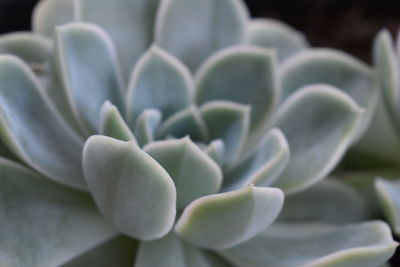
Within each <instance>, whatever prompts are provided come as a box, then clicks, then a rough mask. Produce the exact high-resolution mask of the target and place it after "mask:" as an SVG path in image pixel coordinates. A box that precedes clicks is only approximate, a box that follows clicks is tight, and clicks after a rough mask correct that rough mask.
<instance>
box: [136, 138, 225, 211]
mask: <svg viewBox="0 0 400 267" xmlns="http://www.w3.org/2000/svg"><path fill="white" fill-rule="evenodd" d="M144 151H146V152H147V153H148V154H149V155H150V156H152V157H153V158H154V159H155V160H157V162H158V163H160V165H161V166H162V167H163V168H164V169H165V170H166V171H167V172H168V174H169V175H170V176H171V178H172V179H173V180H174V183H175V187H176V191H177V201H176V202H177V203H176V204H177V207H178V209H183V208H185V207H186V206H187V205H188V204H189V203H190V202H192V201H193V200H195V199H197V198H199V197H202V196H205V195H210V194H214V193H216V192H218V190H219V189H220V187H221V184H222V172H221V169H220V168H219V166H218V165H217V164H216V163H215V162H214V161H213V160H212V159H211V158H210V157H209V156H208V155H207V154H206V153H204V152H203V151H201V149H200V148H199V147H198V146H197V145H196V144H195V143H193V142H192V141H191V140H190V138H188V137H186V138H183V139H179V140H167V141H159V142H153V143H150V144H149V145H147V146H145V147H144Z"/></svg>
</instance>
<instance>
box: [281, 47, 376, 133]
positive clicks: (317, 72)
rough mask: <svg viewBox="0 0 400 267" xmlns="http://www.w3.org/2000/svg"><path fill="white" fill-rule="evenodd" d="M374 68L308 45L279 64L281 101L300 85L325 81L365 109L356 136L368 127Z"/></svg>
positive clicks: (374, 83)
mask: <svg viewBox="0 0 400 267" xmlns="http://www.w3.org/2000/svg"><path fill="white" fill-rule="evenodd" d="M374 78H375V77H374V72H373V71H372V70H371V68H370V67H369V66H367V65H366V64H364V63H363V62H361V61H359V60H358V59H356V58H354V57H352V56H350V55H347V54H345V53H342V52H339V51H336V50H331V49H312V50H307V51H304V52H301V53H298V54H296V55H294V56H293V57H291V58H290V59H289V60H287V61H285V63H284V64H282V66H281V68H280V80H281V82H282V98H281V101H283V100H285V99H286V98H288V97H289V96H290V95H291V94H292V93H294V92H295V91H297V90H299V89H300V88H301V87H303V86H306V85H309V84H320V83H325V84H329V85H331V86H334V87H337V88H340V90H342V91H344V92H346V93H347V94H349V95H350V96H351V97H352V98H353V99H354V101H355V102H356V103H357V104H358V105H359V106H360V107H361V108H363V109H365V114H364V115H363V117H364V119H363V122H362V124H361V125H360V129H359V131H358V132H359V133H358V135H356V136H355V139H358V138H359V137H360V136H361V135H362V133H363V132H364V131H365V130H366V127H368V125H369V122H370V120H371V119H372V115H373V113H374V110H375V106H376V103H377V100H378V90H377V88H376V82H375V79H374Z"/></svg>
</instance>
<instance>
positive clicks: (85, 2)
mask: <svg viewBox="0 0 400 267" xmlns="http://www.w3.org/2000/svg"><path fill="white" fill-rule="evenodd" d="M159 2H160V0H139V1H131V0H112V1H110V0H77V3H76V5H77V6H76V16H77V18H78V20H81V21H86V22H91V23H95V24H98V25H100V26H101V27H102V28H104V29H105V30H106V31H107V33H108V34H109V35H110V36H111V38H112V40H113V42H114V44H115V47H116V48H117V51H118V56H119V59H120V61H121V63H122V67H123V72H124V74H125V75H124V76H125V79H128V78H129V76H130V74H131V72H132V68H133V66H134V64H135V63H136V61H137V60H138V59H139V57H140V56H141V55H142V54H143V53H144V52H145V51H146V50H147V49H148V47H149V46H150V43H151V42H152V40H153V28H154V21H155V16H156V11H157V8H158V5H159Z"/></svg>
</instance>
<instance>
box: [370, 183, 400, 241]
mask: <svg viewBox="0 0 400 267" xmlns="http://www.w3.org/2000/svg"><path fill="white" fill-rule="evenodd" d="M375 190H376V192H377V194H378V199H379V202H380V204H381V206H382V209H383V212H384V214H385V216H386V218H387V220H388V221H389V222H390V224H391V226H392V228H393V231H394V232H395V233H396V234H400V180H395V181H390V180H385V179H377V180H376V181H375Z"/></svg>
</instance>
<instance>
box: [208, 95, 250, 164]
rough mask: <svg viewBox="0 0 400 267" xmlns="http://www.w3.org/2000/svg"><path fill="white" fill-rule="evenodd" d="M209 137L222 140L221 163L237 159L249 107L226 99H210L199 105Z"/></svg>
mask: <svg viewBox="0 0 400 267" xmlns="http://www.w3.org/2000/svg"><path fill="white" fill-rule="evenodd" d="M200 114H201V116H202V118H203V119H204V121H205V123H206V125H207V128H208V134H209V138H210V139H211V140H214V139H221V140H222V141H223V142H224V157H223V165H227V164H229V163H232V162H233V161H234V160H236V159H237V157H238V153H239V151H240V150H241V149H242V147H243V145H244V142H245V140H246V138H247V134H248V131H249V124H250V107H248V106H243V105H239V104H236V103H233V102H228V101H212V102H208V103H206V104H204V105H203V106H201V107H200Z"/></svg>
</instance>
